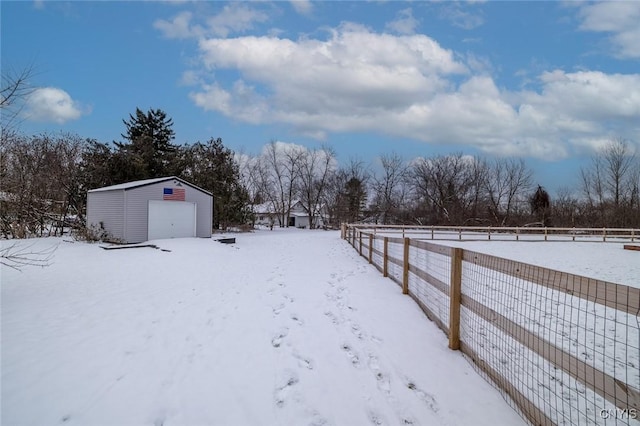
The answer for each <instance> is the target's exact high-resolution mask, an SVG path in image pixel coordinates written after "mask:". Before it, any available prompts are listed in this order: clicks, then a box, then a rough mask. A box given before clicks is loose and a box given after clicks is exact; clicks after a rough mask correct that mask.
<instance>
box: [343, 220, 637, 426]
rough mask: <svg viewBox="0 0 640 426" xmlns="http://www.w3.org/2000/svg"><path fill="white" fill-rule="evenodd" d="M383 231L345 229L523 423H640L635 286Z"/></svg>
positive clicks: (350, 241)
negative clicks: (490, 384) (517, 413)
mask: <svg viewBox="0 0 640 426" xmlns="http://www.w3.org/2000/svg"><path fill="white" fill-rule="evenodd" d="M380 231H381V230H380V228H378V229H377V232H376V229H371V228H369V229H367V228H364V227H361V226H358V225H344V226H343V228H342V237H343V238H344V239H346V240H347V241H349V243H350V244H351V245H352V246H353V247H354V248H355V249H356V250H357V251H358V252H359V253H360V255H362V256H363V257H365V258H367V259H368V261H369V263H371V264H373V265H374V266H375V267H376V268H377V269H378V270H379V271H380V272H381V273H382V274H383V276H385V277H389V278H390V279H392V280H393V281H395V282H396V283H397V284H398V285H400V286H401V288H402V291H403V293H404V294H408V295H409V296H411V297H412V298H413V299H414V300H415V301H416V303H417V304H418V305H419V306H420V307H421V308H422V310H423V311H424V312H425V314H426V315H427V316H428V317H429V319H431V320H432V321H433V322H435V323H436V324H437V325H438V327H440V329H442V331H443V332H444V333H445V334H446V335H447V336H448V338H449V347H450V348H451V349H454V350H461V351H462V352H463V353H464V354H465V355H466V356H467V357H468V358H469V359H470V360H471V361H472V363H473V365H474V366H475V367H476V369H477V370H478V371H479V372H480V373H481V374H482V375H483V376H484V377H485V378H487V379H489V380H490V381H491V382H493V383H494V384H495V385H496V386H497V387H498V388H499V389H500V390H501V392H502V393H503V395H505V396H507V400H508V401H509V403H510V404H511V405H512V406H513V407H514V408H516V409H517V410H518V411H519V412H520V413H521V415H523V416H524V417H525V418H526V419H527V420H528V421H529V422H531V423H532V424H535V425H554V424H558V425H582V424H584V425H591V424H625V425H640V319H639V315H640V289H639V288H633V287H629V286H624V285H620V284H614V283H609V282H605V281H600V280H595V279H592V278H587V277H583V276H579V275H573V274H569V273H564V272H559V271H554V270H551V269H547V268H542V267H538V266H533V265H529V264H526V263H521V262H516V261H512V260H507V259H503V258H499V257H496V256H491V255H487V254H483V253H477V252H473V251H470V250H464V249H461V248H452V247H448V246H443V245H438V244H434V243H432V242H429V241H425V240H424V239H420V238H419V237H418V236H416V237H414V238H408V237H393V236H389V235H384V230H383V233H382V234H381V233H380ZM427 232H429V230H427ZM431 232H433V230H431ZM459 232H460V235H462V232H463V231H462V230H460V231H459ZM473 232H477V230H474V231H473ZM494 232H495V229H494ZM546 232H547V231H545V234H546ZM423 233H424V232H423ZM403 234H404V231H403ZM390 235H394V234H390ZM574 235H575V234H574ZM432 236H433V235H432ZM633 237H636V238H637V234H635V233H632V234H631V238H633ZM427 238H428V237H427ZM489 238H490V237H489ZM451 239H458V237H457V235H454V236H453V238H451Z"/></svg>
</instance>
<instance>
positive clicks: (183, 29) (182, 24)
mask: <svg viewBox="0 0 640 426" xmlns="http://www.w3.org/2000/svg"><path fill="white" fill-rule="evenodd" d="M191 18H192V14H191V12H181V13H178V14H177V15H176V16H174V17H173V19H172V20H171V21H165V20H163V19H158V20H157V21H155V22H154V23H153V27H154V28H156V29H157V30H160V31H161V32H162V34H163V35H164V36H165V37H167V38H189V37H198V36H201V35H203V34H204V29H203V28H202V27H201V26H199V25H194V26H191Z"/></svg>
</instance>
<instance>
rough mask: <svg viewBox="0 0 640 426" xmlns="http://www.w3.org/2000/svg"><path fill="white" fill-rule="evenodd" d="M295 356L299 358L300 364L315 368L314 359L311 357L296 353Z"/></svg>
mask: <svg viewBox="0 0 640 426" xmlns="http://www.w3.org/2000/svg"><path fill="white" fill-rule="evenodd" d="M293 357H294V358H295V359H297V360H298V365H299V366H300V367H304V368H306V369H307V370H313V360H312V359H311V358H308V357H305V356H302V355H300V354H297V353H294V354H293Z"/></svg>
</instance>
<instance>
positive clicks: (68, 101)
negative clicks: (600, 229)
mask: <svg viewBox="0 0 640 426" xmlns="http://www.w3.org/2000/svg"><path fill="white" fill-rule="evenodd" d="M0 7H1V13H2V29H1V31H2V32H1V36H2V46H1V47H2V51H1V56H2V67H3V72H5V71H6V70H20V69H22V68H24V67H26V66H29V65H33V66H34V67H35V70H36V73H35V75H34V76H33V78H32V81H31V84H32V85H33V87H34V88H37V89H36V90H35V91H34V92H33V94H32V95H31V97H30V98H29V99H28V100H27V103H26V105H25V106H24V108H23V110H22V117H21V121H20V128H21V130H22V131H25V132H41V131H52V132H57V131H59V130H63V131H72V132H76V133H78V134H80V135H81V136H83V137H90V138H95V139H98V140H100V141H102V142H110V141H113V140H121V136H120V135H121V133H123V132H124V125H123V124H122V120H123V119H124V118H127V117H128V115H129V114H130V113H133V112H134V111H135V108H136V107H139V108H141V109H143V110H147V109H149V108H160V109H162V110H164V111H166V112H167V114H168V115H169V116H170V117H171V118H173V121H174V129H175V131H176V142H177V143H193V142H195V141H198V140H200V141H205V140H207V139H209V138H211V137H221V138H222V139H223V142H224V144H225V145H226V146H228V147H230V148H231V149H234V150H236V151H244V152H247V153H250V154H257V153H259V152H260V150H261V148H262V146H263V145H264V144H266V143H268V142H269V141H271V140H279V141H283V142H289V143H297V144H301V145H306V146H309V147H312V146H320V145H321V144H323V143H327V144H329V145H331V146H332V147H333V148H334V149H335V150H336V152H337V154H338V160H339V161H345V162H346V161H348V160H349V158H351V157H358V158H360V159H363V160H366V161H371V162H375V158H376V157H378V156H379V155H381V154H383V153H390V152H396V153H398V154H400V155H402V156H403V157H404V158H405V159H407V160H410V159H412V158H415V157H418V156H430V155H433V154H447V153H452V152H463V153H465V154H469V155H481V156H484V157H486V158H491V157H494V156H519V157H523V158H525V159H526V161H527V164H529V166H530V167H532V168H533V169H534V171H535V173H536V180H537V181H538V182H540V183H542V184H543V185H545V186H547V187H548V188H550V189H552V190H554V189H556V188H558V187H561V186H569V187H575V186H577V185H578V183H579V181H578V171H579V168H580V166H582V165H585V164H586V161H587V160H588V158H589V156H590V155H592V154H593V152H594V150H596V149H598V147H601V146H602V145H603V144H604V143H606V142H607V141H608V140H610V139H612V138H619V137H621V138H625V139H627V140H629V141H630V142H631V143H632V147H633V148H635V149H636V150H639V149H640V26H639V25H638V24H637V23H638V22H640V2H637V1H629V2H618V1H608V2H602V3H598V2H595V3H593V2H576V1H573V2H517V1H514V2H493V1H487V2H483V1H473V2H448V1H441V2H421V1H409V2H402V1H381V2H376V1H370V2H365V1H357V2H329V1H326V2H309V1H294V2H288V1H277V2H270V1H259V2H231V3H226V2H189V1H165V2H152V1H135V2H116V1H104V2H103V1H96V2H79V1H70V2H49V1H39V2H30V1H29V2H27V1H3V2H2V3H1V4H0Z"/></svg>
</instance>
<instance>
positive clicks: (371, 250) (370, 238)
mask: <svg viewBox="0 0 640 426" xmlns="http://www.w3.org/2000/svg"><path fill="white" fill-rule="evenodd" d="M369 263H373V234H369Z"/></svg>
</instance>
